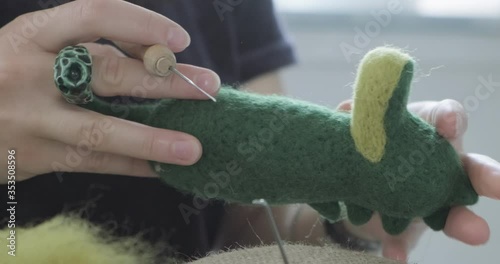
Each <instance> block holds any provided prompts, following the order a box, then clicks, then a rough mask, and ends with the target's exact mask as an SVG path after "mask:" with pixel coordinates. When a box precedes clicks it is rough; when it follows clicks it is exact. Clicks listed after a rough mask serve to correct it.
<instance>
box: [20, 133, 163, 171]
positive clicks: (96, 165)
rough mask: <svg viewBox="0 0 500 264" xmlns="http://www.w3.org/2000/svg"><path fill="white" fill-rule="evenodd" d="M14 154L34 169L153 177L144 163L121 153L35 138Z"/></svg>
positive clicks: (147, 165)
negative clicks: (28, 162)
mask: <svg viewBox="0 0 500 264" xmlns="http://www.w3.org/2000/svg"><path fill="white" fill-rule="evenodd" d="M18 156H20V157H21V156H22V157H23V160H29V161H31V162H30V166H29V167H30V170H31V171H32V172H33V173H34V174H37V172H53V171H56V172H91V173H104V174H117V175H128V176H142V177H156V174H155V173H154V172H153V171H152V169H151V167H150V166H149V164H148V162H147V161H145V160H140V159H135V158H131V157H127V156H122V155H115V154H111V153H104V152H97V151H91V150H89V149H88V148H85V146H83V145H80V146H79V147H78V146H71V145H66V144H61V143H59V142H56V141H51V140H45V139H38V140H36V141H33V142H31V144H29V145H28V146H27V147H25V148H19V151H18Z"/></svg>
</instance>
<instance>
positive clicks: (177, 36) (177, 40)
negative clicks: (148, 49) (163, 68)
mask: <svg viewBox="0 0 500 264" xmlns="http://www.w3.org/2000/svg"><path fill="white" fill-rule="evenodd" d="M189 42H191V39H190V37H189V34H188V33H187V32H186V31H185V30H183V29H181V28H178V27H173V28H170V29H169V30H168V37H167V44H168V46H169V47H170V48H172V49H176V50H177V49H185V48H186V47H187V46H189Z"/></svg>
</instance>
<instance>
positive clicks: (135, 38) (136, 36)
mask: <svg viewBox="0 0 500 264" xmlns="http://www.w3.org/2000/svg"><path fill="white" fill-rule="evenodd" d="M40 17H44V18H45V20H44V23H38V25H39V26H37V27H36V28H35V29H36V35H35V36H34V37H33V39H32V40H33V41H34V42H35V43H36V44H38V45H39V46H40V47H42V48H43V49H45V50H47V51H52V52H54V53H55V52H58V51H59V50H61V49H62V48H63V47H65V46H67V45H74V44H77V43H84V42H93V41H95V40H96V39H98V38H101V37H102V38H106V39H112V40H120V41H125V42H132V43H139V44H143V45H153V44H164V45H167V46H168V47H169V48H170V49H172V51H174V52H179V51H182V50H183V49H184V48H186V47H187V46H188V45H189V42H190V37H189V35H188V33H187V32H186V31H185V30H184V29H183V28H182V27H181V26H179V25H178V24H177V23H175V22H173V21H171V20H170V19H168V18H166V17H164V16H162V15H160V14H158V13H155V12H153V11H150V10H147V9H145V8H142V7H139V6H136V5H133V4H130V3H127V2H126V1H122V0H106V1H102V0H80V1H74V2H70V3H67V4H64V5H60V6H58V7H55V8H52V9H47V10H44V11H38V12H34V13H30V14H28V15H26V16H23V17H22V18H21V19H19V20H18V21H17V22H16V23H18V26H17V28H18V31H21V30H22V29H23V26H25V25H26V24H27V23H31V24H33V23H32V21H38V20H39V19H40ZM131 18H133V19H131ZM20 33H21V32H20Z"/></svg>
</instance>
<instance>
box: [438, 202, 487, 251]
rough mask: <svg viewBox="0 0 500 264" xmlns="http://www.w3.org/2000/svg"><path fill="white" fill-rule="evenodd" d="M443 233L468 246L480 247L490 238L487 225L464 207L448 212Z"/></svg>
mask: <svg viewBox="0 0 500 264" xmlns="http://www.w3.org/2000/svg"><path fill="white" fill-rule="evenodd" d="M444 233H445V234H446V235H448V236H450V237H452V238H455V239H457V240H460V241H462V242H464V243H466V244H469V245H481V244H484V243H486V242H487V241H488V240H489V238H490V228H489V226H488V223H487V222H486V221H485V220H484V219H483V218H481V217H479V216H477V215H476V214H474V213H473V212H472V211H471V210H469V209H467V208H466V207H454V208H452V209H451V210H450V214H449V215H448V218H447V220H446V225H445V227H444Z"/></svg>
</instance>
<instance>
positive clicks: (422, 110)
mask: <svg viewBox="0 0 500 264" xmlns="http://www.w3.org/2000/svg"><path fill="white" fill-rule="evenodd" d="M408 109H409V110H410V111H412V112H415V113H416V114H418V115H419V116H420V117H421V118H422V119H424V120H425V121H427V122H428V123H429V124H431V125H433V126H434V127H436V130H437V131H438V133H439V134H440V135H441V136H443V137H445V138H446V139H448V140H453V139H457V138H459V137H462V136H463V134H464V133H465V131H466V130H467V124H468V123H467V121H468V120H467V115H466V114H465V109H464V108H463V106H462V105H461V104H460V103H459V102H457V101H455V100H449V99H447V100H443V101H440V102H419V103H412V104H410V105H409V107H408Z"/></svg>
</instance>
